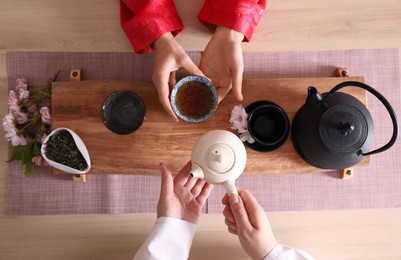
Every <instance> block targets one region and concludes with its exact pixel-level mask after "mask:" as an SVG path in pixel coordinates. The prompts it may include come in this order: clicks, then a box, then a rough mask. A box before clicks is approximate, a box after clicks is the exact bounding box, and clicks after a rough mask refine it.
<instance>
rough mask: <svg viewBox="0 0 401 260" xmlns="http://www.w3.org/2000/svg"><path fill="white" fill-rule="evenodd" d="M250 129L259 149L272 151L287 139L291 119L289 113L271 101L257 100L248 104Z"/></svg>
mask: <svg viewBox="0 0 401 260" xmlns="http://www.w3.org/2000/svg"><path fill="white" fill-rule="evenodd" d="M249 107H251V108H252V110H251V111H250V112H249V113H248V116H249V117H248V131H249V134H250V135H251V136H252V137H253V138H254V139H255V143H256V144H255V145H254V146H256V147H257V148H259V149H258V150H261V151H271V150H274V149H277V148H278V147H280V146H281V145H282V144H284V142H285V141H286V140H287V137H288V134H289V132H290V121H289V119H288V116H287V113H286V112H285V111H284V110H283V109H282V108H281V107H280V106H279V105H277V104H275V103H273V102H271V101H257V102H255V103H253V104H252V105H250V106H248V110H249Z"/></svg>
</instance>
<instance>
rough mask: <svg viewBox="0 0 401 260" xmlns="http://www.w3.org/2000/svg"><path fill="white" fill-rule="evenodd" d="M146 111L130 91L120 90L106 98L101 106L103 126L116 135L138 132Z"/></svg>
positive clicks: (136, 96)
mask: <svg viewBox="0 0 401 260" xmlns="http://www.w3.org/2000/svg"><path fill="white" fill-rule="evenodd" d="M145 114H146V109H145V104H144V103H143V101H142V99H141V98H140V97H139V96H138V95H136V94H135V93H134V92H132V91H128V90H121V91H117V92H114V93H112V94H111V95H110V96H108V97H107V98H106V99H105V101H104V103H103V106H102V111H101V116H102V120H103V123H104V125H105V126H106V127H107V128H108V129H109V130H110V131H112V132H114V133H116V134H121V135H126V134H130V133H132V132H135V131H136V130H138V129H139V128H140V127H141V125H142V123H143V121H144V119H145Z"/></svg>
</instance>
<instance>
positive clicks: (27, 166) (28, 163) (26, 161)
mask: <svg viewBox="0 0 401 260" xmlns="http://www.w3.org/2000/svg"><path fill="white" fill-rule="evenodd" d="M33 145H34V142H31V143H29V144H27V145H26V149H25V150H24V153H23V154H22V172H23V173H24V174H25V176H30V175H31V174H32V171H33V169H34V168H35V163H33V162H32V158H33V151H32V150H33V149H32V148H33Z"/></svg>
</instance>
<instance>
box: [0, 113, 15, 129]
mask: <svg viewBox="0 0 401 260" xmlns="http://www.w3.org/2000/svg"><path fill="white" fill-rule="evenodd" d="M3 129H4V131H5V132H9V131H11V130H14V131H16V130H15V125H14V116H13V115H12V114H11V112H8V114H7V115H6V116H5V117H4V118H3Z"/></svg>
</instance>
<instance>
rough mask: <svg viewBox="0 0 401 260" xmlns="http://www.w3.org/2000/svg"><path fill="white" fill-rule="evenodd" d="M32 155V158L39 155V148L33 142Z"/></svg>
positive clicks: (36, 143)
mask: <svg viewBox="0 0 401 260" xmlns="http://www.w3.org/2000/svg"><path fill="white" fill-rule="evenodd" d="M32 154H33V157H35V156H36V155H39V154H40V147H39V143H38V142H37V141H34V142H33V144H32Z"/></svg>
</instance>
